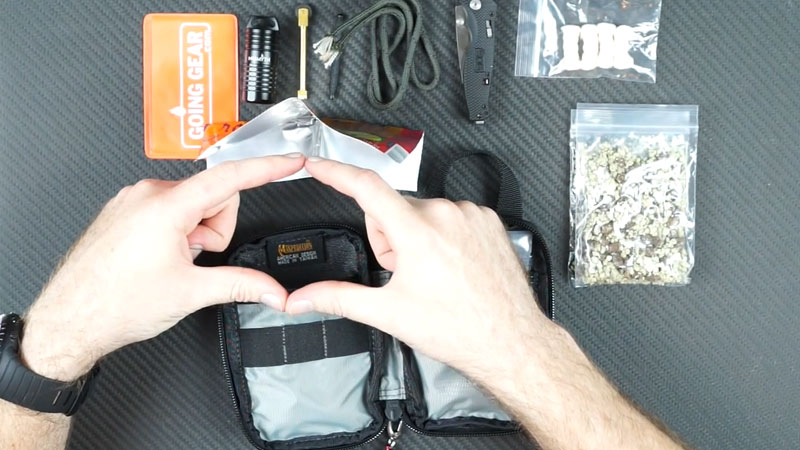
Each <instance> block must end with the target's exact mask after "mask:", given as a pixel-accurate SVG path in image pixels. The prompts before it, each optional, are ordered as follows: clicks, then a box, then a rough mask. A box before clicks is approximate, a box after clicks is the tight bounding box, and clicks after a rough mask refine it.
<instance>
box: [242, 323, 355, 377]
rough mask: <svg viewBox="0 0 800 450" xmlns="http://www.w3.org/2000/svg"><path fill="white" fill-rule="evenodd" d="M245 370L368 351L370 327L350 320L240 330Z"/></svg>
mask: <svg viewBox="0 0 800 450" xmlns="http://www.w3.org/2000/svg"><path fill="white" fill-rule="evenodd" d="M239 339H240V342H241V348H242V364H243V365H244V367H272V366H282V365H285V364H298V363H304V362H309V361H317V360H320V359H325V358H337V357H340V356H349V355H356V354H359V353H365V352H368V351H369V343H370V337H369V328H368V327H367V326H366V325H363V324H360V323H357V322H353V321H351V320H347V319H335V320H325V321H322V322H311V323H303V324H299V325H285V326H282V327H269V328H243V329H241V330H239Z"/></svg>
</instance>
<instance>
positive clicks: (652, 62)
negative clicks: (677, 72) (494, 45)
mask: <svg viewBox="0 0 800 450" xmlns="http://www.w3.org/2000/svg"><path fill="white" fill-rule="evenodd" d="M660 15H661V0H520V4H519V19H518V20H519V22H518V28H517V55H516V66H515V74H516V75H517V76H527V77H544V78H613V79H619V80H626V81H640V82H648V83H655V81H656V48H657V44H658V27H659V17H660Z"/></svg>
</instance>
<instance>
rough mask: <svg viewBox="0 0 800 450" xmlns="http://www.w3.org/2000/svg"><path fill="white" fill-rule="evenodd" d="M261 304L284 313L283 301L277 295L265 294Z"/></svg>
mask: <svg viewBox="0 0 800 450" xmlns="http://www.w3.org/2000/svg"><path fill="white" fill-rule="evenodd" d="M261 303H263V304H265V305H267V306H269V307H270V308H272V309H274V310H276V311H283V305H281V300H280V299H279V298H278V296H277V295H275V294H264V295H262V296H261Z"/></svg>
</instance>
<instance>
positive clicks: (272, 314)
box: [236, 303, 341, 328]
mask: <svg viewBox="0 0 800 450" xmlns="http://www.w3.org/2000/svg"><path fill="white" fill-rule="evenodd" d="M236 308H237V309H238V310H239V327H240V328H269V327H280V326H283V325H298V324H302V323H311V322H319V321H322V320H338V319H341V317H338V316H332V315H330V314H320V313H316V312H309V313H305V314H299V315H296V316H293V315H290V314H286V313H283V312H280V311H276V310H274V309H272V308H270V307H269V306H266V305H261V304H258V303H241V304H238V305H236Z"/></svg>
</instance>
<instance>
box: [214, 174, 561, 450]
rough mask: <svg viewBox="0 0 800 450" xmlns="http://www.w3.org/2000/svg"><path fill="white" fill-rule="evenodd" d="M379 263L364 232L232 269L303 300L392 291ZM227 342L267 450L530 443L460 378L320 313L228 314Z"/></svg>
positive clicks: (531, 257) (242, 254) (540, 265)
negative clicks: (323, 293)
mask: <svg viewBox="0 0 800 450" xmlns="http://www.w3.org/2000/svg"><path fill="white" fill-rule="evenodd" d="M511 176H512V177H513V174H511ZM517 192H518V189H517ZM504 198H505V197H504ZM509 226H510V231H509V236H510V237H511V238H512V241H513V242H515V248H516V249H517V251H518V254H519V255H520V259H521V261H523V265H525V266H526V268H527V269H528V270H529V273H530V274H531V278H530V279H531V283H532V286H533V287H534V290H535V291H536V294H537V298H538V300H539V302H540V304H541V306H542V307H543V309H544V310H545V312H547V313H548V314H549V313H550V305H551V299H552V285H551V282H550V261H549V254H548V253H547V248H546V246H545V245H544V242H543V241H542V240H541V236H539V234H538V232H536V230H535V229H534V228H533V227H532V226H531V225H530V224H528V223H527V222H524V221H522V220H521V219H519V220H517V219H513V220H512V221H511V222H509ZM371 261H373V259H371V258H370V252H369V250H368V247H367V246H366V241H365V239H364V238H363V237H362V236H361V235H360V233H359V232H357V231H356V230H354V229H351V228H348V227H344V226H331V225H326V226H306V227H302V228H295V229H291V230H287V231H283V232H279V233H275V234H271V235H269V236H266V237H262V238H260V239H256V240H254V241H252V242H250V243H248V244H244V245H242V246H240V247H239V248H237V249H235V250H234V251H233V252H232V253H231V254H230V258H229V261H228V263H229V264H230V265H233V266H241V267H248V268H252V269H256V270H261V271H263V272H266V273H268V274H270V275H271V276H273V277H274V278H275V279H277V280H278V281H279V282H280V283H281V284H283V285H284V286H285V287H286V288H287V289H288V290H289V291H293V290H295V289H298V288H300V287H302V286H305V285H307V284H310V283H313V282H316V281H322V280H341V281H348V282H353V283H360V284H364V285H370V286H381V285H383V284H385V283H386V282H388V280H389V279H390V278H391V273H389V272H386V271H384V270H382V269H381V268H380V267H379V266H377V264H375V263H374V262H371ZM219 331H220V350H221V352H222V358H223V366H224V370H225V375H226V380H227V383H228V386H229V388H230V393H231V399H232V402H233V404H234V405H235V407H236V413H237V415H238V416H239V419H240V422H241V424H242V428H243V430H244V432H245V434H246V435H247V437H248V438H249V440H250V441H251V442H252V443H253V445H254V446H256V447H257V448H260V449H266V450H272V449H275V450H284V449H287V450H288V449H293V450H304V449H321V448H345V447H352V446H359V445H361V444H365V443H368V442H372V441H373V440H375V439H386V442H387V443H391V442H392V441H391V438H392V437H394V436H397V431H398V429H399V430H400V432H401V433H402V431H403V430H404V429H407V428H410V429H412V430H413V431H415V432H417V433H421V434H429V435H436V436H473V435H482V436H484V435H492V434H508V433H518V432H521V431H520V428H519V426H518V424H516V423H515V422H513V421H512V420H511V418H510V417H509V415H508V414H507V413H506V412H504V411H503V409H502V408H501V407H500V406H499V405H498V404H497V403H496V402H495V401H493V400H492V399H491V398H490V397H489V396H488V395H487V394H486V393H485V392H484V391H483V390H481V389H480V388H479V387H478V386H476V385H474V384H473V383H472V382H470V381H469V380H467V379H466V378H465V377H464V376H463V375H461V374H460V373H459V372H458V371H456V370H454V369H452V368H450V367H448V366H446V365H445V364H442V363H439V362H437V361H434V360H432V359H430V358H427V357H425V356H424V355H421V354H418V353H416V352H414V351H413V350H412V349H410V348H409V347H407V346H406V345H405V344H403V343H402V342H400V341H398V340H397V339H395V338H393V337H392V336H389V335H386V334H384V333H382V332H380V331H379V330H376V329H374V328H371V327H368V326H366V325H362V324H358V323H355V322H352V321H350V320H347V319H342V318H339V317H335V316H329V315H323V314H318V313H308V314H303V315H299V316H290V315H288V314H283V313H279V312H276V311H274V310H272V309H270V308H268V307H266V306H264V305H260V304H229V305H225V306H223V307H221V308H220V310H219ZM400 441H402V438H400Z"/></svg>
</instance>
